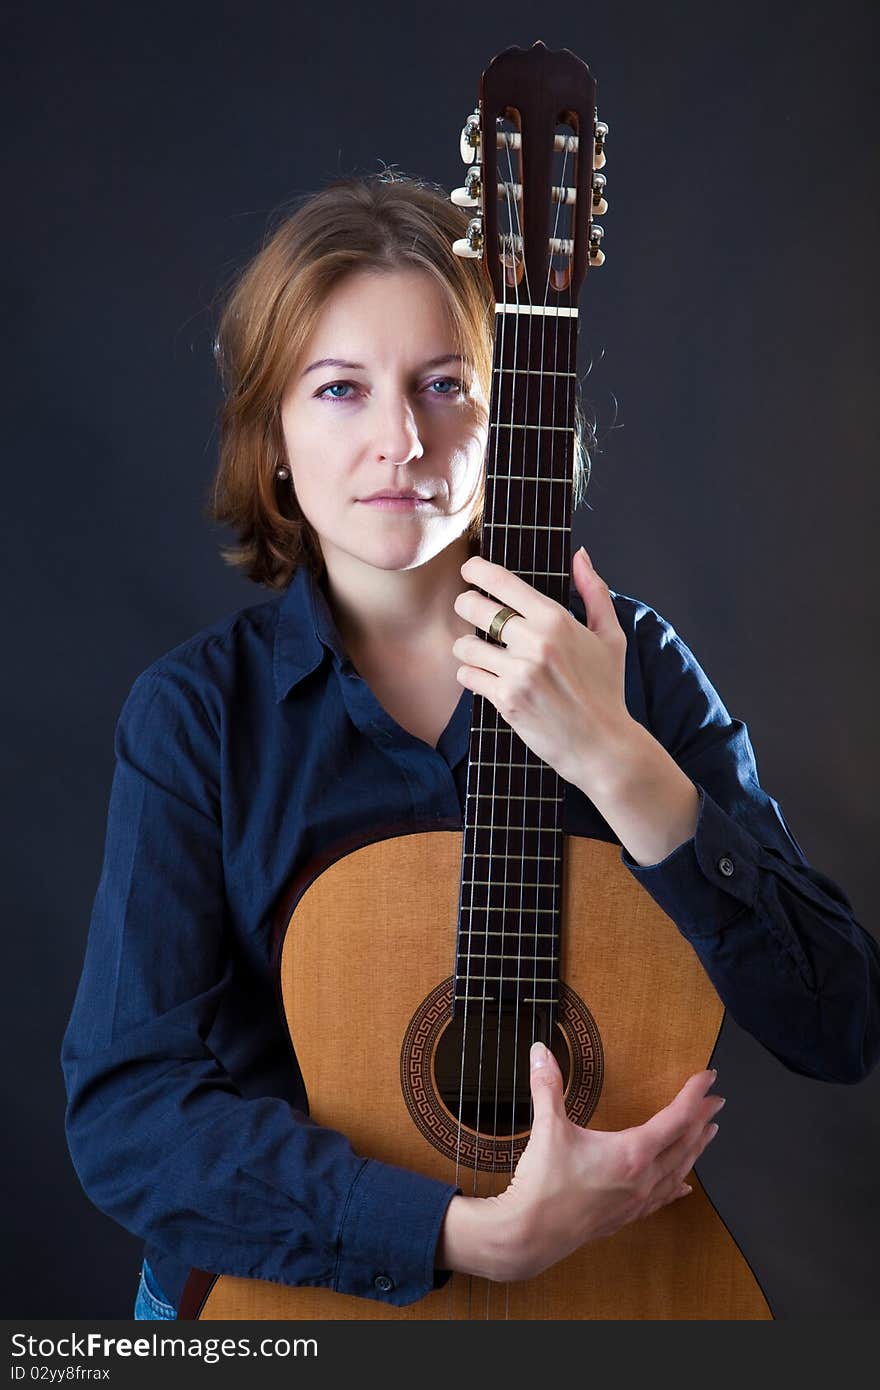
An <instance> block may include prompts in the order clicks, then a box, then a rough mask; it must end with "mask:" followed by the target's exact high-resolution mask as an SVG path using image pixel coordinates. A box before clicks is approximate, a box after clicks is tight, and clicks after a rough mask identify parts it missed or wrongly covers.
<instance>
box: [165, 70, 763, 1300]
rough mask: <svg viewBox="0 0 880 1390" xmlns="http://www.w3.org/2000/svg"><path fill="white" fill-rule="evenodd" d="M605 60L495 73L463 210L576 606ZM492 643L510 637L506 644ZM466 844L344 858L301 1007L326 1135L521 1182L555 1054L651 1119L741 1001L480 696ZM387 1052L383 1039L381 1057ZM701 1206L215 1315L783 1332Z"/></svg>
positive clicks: (497, 458) (318, 876)
mask: <svg viewBox="0 0 880 1390" xmlns="http://www.w3.org/2000/svg"><path fill="white" fill-rule="evenodd" d="M606 134H607V127H606V126H605V125H604V124H602V123H601V122H599V121H598V120H597V118H596V85H595V82H594V80H593V78H592V76H591V74H590V71H589V68H588V67H587V66H586V65H585V64H584V63H583V62H582V61H581V60H580V59H579V58H577V57H576V56H575V55H574V54H573V53H571V52H570V51H568V50H567V49H563V50H561V51H560V52H549V51H548V50H547V49H546V48H545V47H544V45H543V44H542V43H536V44H535V45H534V46H533V47H532V48H531V49H528V50H526V49H520V48H509V49H506V50H505V51H504V52H502V53H500V54H499V55H498V56H497V57H496V58H495V59H494V60H493V61H492V62H491V63H490V64H489V66H488V68H487V69H486V71H485V72H484V73H483V75H482V80H481V84H480V99H479V106H478V108H477V110H476V111H475V112H474V113H473V115H472V116H471V117H469V119H468V120H467V122H466V125H465V127H464V130H463V132H462V154H463V156H464V158H465V162H466V163H467V164H468V165H469V166H470V167H469V168H468V172H467V176H466V184H465V186H464V188H462V189H459V190H456V192H455V193H454V194H453V199H454V200H455V201H457V202H458V203H460V204H462V205H463V206H470V207H471V208H474V209H479V212H478V214H477V215H475V216H474V217H473V218H472V219H471V220H470V222H469V224H468V227H467V233H466V236H465V237H463V238H462V240H461V241H460V242H458V243H456V247H455V250H456V251H457V253H458V254H462V255H471V256H480V257H482V259H483V263H484V267H485V270H486V272H487V274H488V275H489V276H490V277H491V282H492V286H493V288H494V292H495V300H496V317H495V332H494V355H493V379H492V394H491V402H490V432H489V440H488V448H487V458H486V493H485V511H484V521H483V528H482V539H481V553H482V554H483V555H484V556H485V557H486V558H487V559H489V560H493V561H496V562H497V563H499V564H502V565H504V566H505V567H506V568H508V569H510V570H512V571H514V572H515V573H517V574H519V575H520V576H521V577H522V578H523V579H525V580H526V581H527V582H528V583H529V584H531V585H533V586H534V587H535V588H536V589H538V590H539V591H540V592H542V593H545V594H547V595H549V596H550V597H552V598H553V599H555V600H556V601H557V602H559V603H560V604H562V605H563V606H564V607H568V603H569V561H570V554H571V503H572V464H573V446H574V426H575V386H576V380H577V378H576V348H577V330H578V296H579V293H580V291H581V288H582V285H583V283H584V281H585V278H586V275H587V270H588V267H595V266H598V265H600V264H601V263H602V260H603V259H604V257H603V254H602V251H601V249H600V240H601V229H600V228H599V227H598V226H595V225H593V215H594V214H601V213H602V212H604V211H605V207H606V203H605V199H604V185H605V179H604V176H603V175H602V174H601V173H599V170H600V169H601V168H602V167H603V166H604V163H605V154H604V144H605V136H606ZM487 640H488V639H487ZM467 786H468V790H467V800H466V807H465V813H464V824H463V829H462V827H461V826H457V827H455V828H449V829H436V828H434V829H432V830H430V831H424V832H423V831H416V830H413V828H412V827H408V828H407V833H399V831H398V832H391V833H383V832H382V831H377V832H376V834H375V835H374V836H373V837H372V839H371V841H370V842H369V843H366V844H365V843H363V842H361V843H360V844H359V845H358V846H356V847H352V845H351V844H347V845H344V846H337V847H336V848H335V849H334V850H331V851H330V852H329V853H328V854H326V855H325V856H324V858H323V860H322V861H321V862H320V863H317V864H313V865H310V866H309V868H308V869H307V870H306V872H305V873H303V874H302V875H300V876H299V877H298V879H297V881H296V882H295V883H291V884H290V885H289V886H288V891H287V892H286V893H285V895H284V901H283V902H282V903H281V904H280V905H279V912H278V926H279V929H280V930H279V938H280V946H279V970H280V989H281V995H282V998H283V1002H284V1009H285V1014H286V1017H287V1020H288V1025H289V1029H290V1033H291V1041H292V1044H293V1047H294V1050H295V1053H296V1057H297V1059H298V1062H299V1066H300V1069H301V1072H302V1076H303V1079H304V1081H305V1085H306V1088H307V1092H308V1097H309V1110H310V1114H311V1116H312V1118H313V1119H314V1120H315V1121H316V1122H317V1123H319V1124H323V1125H327V1126H330V1127H332V1128H334V1129H337V1130H341V1131H342V1132H343V1133H344V1134H346V1135H347V1136H348V1138H349V1139H350V1141H351V1143H352V1145H353V1146H354V1149H355V1152H357V1153H360V1154H365V1155H369V1156H370V1157H373V1158H378V1159H382V1160H384V1161H386V1162H388V1163H393V1164H397V1165H399V1166H402V1167H406V1168H411V1169H415V1170H418V1171H421V1172H423V1173H425V1174H428V1175H430V1176H433V1177H436V1178H439V1179H443V1180H445V1181H449V1182H454V1183H456V1184H457V1185H458V1186H459V1187H461V1189H462V1191H464V1192H465V1193H466V1194H469V1195H470V1194H474V1195H481V1196H482V1195H489V1194H492V1193H495V1192H499V1191H501V1190H503V1188H504V1187H506V1186H507V1183H508V1182H509V1180H510V1177H511V1175H512V1173H513V1170H514V1167H515V1165H516V1162H517V1159H518V1158H519V1156H520V1154H521V1153H522V1151H523V1149H524V1147H525V1145H526V1143H527V1140H528V1135H529V1124H530V1119H531V1111H530V1091H529V1066H528V1050H529V1047H530V1044H531V1043H532V1041H533V1040H534V1039H536V1038H540V1039H542V1040H543V1041H544V1042H546V1043H548V1045H549V1046H551V1047H552V1049H553V1052H554V1055H555V1056H556V1058H557V1060H558V1062H559V1064H560V1067H561V1069H562V1073H563V1076H564V1078H565V1105H566V1109H567V1113H568V1115H569V1116H570V1118H571V1120H572V1121H573V1122H574V1123H576V1124H579V1125H584V1126H586V1125H588V1124H590V1125H594V1126H595V1127H597V1128H599V1129H603V1130H616V1129H622V1128H625V1127H628V1126H631V1125H638V1124H641V1123H643V1122H644V1121H645V1120H646V1119H648V1118H649V1117H650V1116H651V1115H652V1114H654V1113H655V1111H657V1110H658V1109H660V1108H661V1106H663V1105H665V1104H666V1103H667V1102H668V1101H669V1100H670V1099H671V1098H672V1096H673V1095H674V1094H675V1093H676V1092H677V1091H678V1089H679V1087H680V1086H681V1084H682V1082H683V1080H684V1079H685V1078H686V1077H687V1076H689V1075H690V1074H692V1073H693V1072H695V1071H699V1070H700V1069H702V1068H703V1067H705V1066H706V1065H707V1064H708V1061H709V1059H710V1057H711V1054H712V1050H713V1047H714V1045H715V1041H716V1038H717V1035H718V1031H719V1028H720V1026H721V1021H722V1018H723V1006H722V1004H721V1001H720V1000H719V998H718V996H717V995H716V993H715V991H714V989H713V987H712V985H711V983H710V982H709V980H708V978H707V976H706V974H705V973H704V971H703V968H702V966H701V965H700V963H699V961H698V959H697V957H696V955H695V953H694V952H693V950H692V948H691V947H690V945H689V944H688V943H687V942H686V941H685V940H684V939H683V937H682V936H681V934H680V933H679V932H678V930H677V929H676V927H675V925H674V923H673V922H671V921H670V919H669V918H668V917H667V916H666V915H665V914H664V913H663V912H662V911H661V909H660V908H659V907H657V905H656V904H655V903H654V901H653V899H652V898H651V897H650V896H649V895H648V894H647V893H646V892H645V890H644V889H643V888H642V887H641V886H640V885H639V884H638V883H637V882H636V881H635V879H634V878H633V877H632V876H631V875H630V873H629V872H628V870H627V869H626V868H625V866H624V865H623V864H622V863H621V860H620V847H619V844H617V843H609V842H608V840H603V839H601V838H598V837H595V838H594V837H590V836H587V835H573V834H568V833H563V829H562V807H563V800H564V791H563V788H564V784H563V783H562V782H561V779H560V778H559V777H558V775H557V774H556V773H555V772H554V771H553V770H552V769H551V768H549V767H548V766H547V765H546V764H544V763H542V762H541V761H540V760H539V759H537V758H536V757H535V756H534V755H533V754H532V753H531V751H530V750H529V749H528V748H527V747H526V746H525V744H524V743H522V741H521V740H520V739H519V738H518V737H517V736H516V734H514V732H513V730H512V729H511V728H510V727H509V725H507V724H506V723H505V722H504V720H503V719H501V717H500V716H499V715H498V713H497V712H496V710H495V708H494V707H493V706H492V705H491V704H490V703H489V702H488V701H484V700H483V699H482V698H481V697H480V696H475V697H474V701H473V714H472V723H471V732H470V743H469V763H468V784H467ZM365 1037H368V1038H369V1039H370V1046H369V1047H368V1048H367V1047H364V1046H362V1045H361V1043H360V1040H361V1039H363V1038H365ZM689 1181H690V1182H691V1184H692V1185H693V1188H694V1191H693V1195H692V1196H690V1197H688V1198H687V1199H686V1200H685V1201H682V1202H674V1203H672V1204H671V1205H669V1206H666V1207H664V1208H661V1209H660V1210H659V1211H657V1212H655V1213H654V1214H653V1215H652V1216H650V1217H648V1218H646V1219H644V1220H642V1221H639V1222H636V1223H634V1224H632V1225H629V1226H626V1227H624V1228H623V1229H622V1230H620V1231H619V1232H618V1233H617V1234H615V1235H614V1236H612V1237H609V1238H606V1239H603V1240H597V1241H594V1242H591V1243H589V1244H587V1245H585V1246H583V1247H582V1248H581V1249H580V1250H578V1251H576V1252H575V1253H574V1254H573V1255H571V1256H569V1257H568V1258H566V1259H564V1260H562V1261H561V1262H560V1263H559V1264H557V1265H555V1266H554V1267H553V1268H551V1269H549V1270H547V1271H546V1272H545V1273H544V1274H542V1275H540V1276H539V1277H538V1278H535V1279H532V1280H526V1281H522V1282H517V1283H513V1284H509V1285H501V1284H495V1283H490V1282H489V1281H482V1280H478V1279H475V1278H471V1277H470V1276H465V1275H459V1274H455V1275H453V1276H452V1277H451V1279H450V1280H449V1282H448V1283H447V1285H446V1286H445V1287H444V1288H441V1289H438V1290H435V1291H433V1292H431V1293H429V1294H428V1295H427V1296H426V1297H425V1298H423V1299H421V1300H420V1301H419V1302H418V1303H416V1304H413V1305H410V1306H408V1307H403V1308H398V1307H392V1306H389V1305H388V1304H384V1303H379V1302H376V1301H374V1300H372V1299H360V1298H355V1297H352V1296H349V1295H344V1294H338V1293H333V1292H330V1291H329V1290H326V1289H315V1288H291V1287H287V1286H284V1285H278V1284H273V1283H267V1282H264V1281H260V1280H250V1279H239V1278H232V1277H229V1276H226V1275H222V1276H216V1275H213V1274H211V1273H210V1272H206V1271H200V1270H194V1271H193V1272H192V1274H191V1275H190V1278H189V1281H188V1283H187V1286H186V1289H185V1292H184V1298H183V1301H182V1304H181V1309H180V1314H179V1315H180V1317H189V1318H192V1317H198V1318H201V1319H225V1318H245V1319H274V1318H284V1319H311V1318H328V1319H384V1318H404V1319H406V1318H415V1319H423V1318H432V1319H433V1318H438V1319H443V1318H470V1317H473V1318H516V1319H522V1318H540V1319H559V1318H564V1319H581V1318H583V1319H636V1318H637V1319H675V1318H677V1319H734V1318H735V1319H739V1318H743V1319H766V1318H770V1317H772V1314H771V1312H770V1309H769V1307H768V1304H767V1302H766V1299H765V1297H764V1295H763V1293H762V1291H761V1288H760V1286H759V1284H758V1282H757V1280H756V1278H755V1277H754V1274H753V1273H752V1271H751V1269H750V1268H749V1265H748V1264H747V1262H746V1260H745V1258H744V1256H743V1255H742V1253H741V1251H740V1250H739V1249H738V1247H737V1245H736V1243H735V1241H734V1240H733V1238H732V1236H731V1234H730V1233H729V1231H728V1230H727V1228H726V1226H725V1225H724V1223H723V1222H722V1220H721V1218H720V1217H719V1215H718V1214H717V1212H716V1211H715V1208H714V1207H713V1205H712V1203H711V1202H710V1201H709V1199H708V1197H707V1195H706V1193H705V1191H704V1189H703V1187H702V1185H701V1184H700V1182H699V1179H698V1178H697V1177H696V1175H694V1174H691V1175H690V1177H689Z"/></svg>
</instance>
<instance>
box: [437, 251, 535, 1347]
mask: <svg viewBox="0 0 880 1390" xmlns="http://www.w3.org/2000/svg"><path fill="white" fill-rule="evenodd" d="M502 286H503V288H502V303H504V304H506V303H507V283H506V276H502ZM517 299H518V294H517ZM515 317H516V320H517V322H516V324H515V325H514V354H516V344H517V338H518V333H519V315H518V314H517V315H515ZM507 318H508V315H507V314H506V313H502V314H501V329H500V345H499V346H498V349H497V352H496V353H495V354H494V355H495V358H496V362H499V361H500V362H501V363H503V362H504V360H505V356H506V353H505V341H506V332H507ZM494 327H496V328H497V324H496V325H494ZM495 336H496V338H497V336H498V335H497V333H496V335H495ZM500 416H501V392H500V389H496V419H495V420H494V422H493V424H494V429H493V433H494V449H495V454H494V459H493V460H492V472H493V503H494V489H495V479H496V478H497V476H498V450H499V435H500V431H499V429H498V425H499V422H500ZM487 462H488V459H487ZM487 481H488V480H487ZM485 485H486V484H485V483H484V486H485ZM484 506H485V496H484ZM481 549H482V547H481ZM484 592H485V591H484ZM474 713H475V714H476V716H477V720H476V730H477V739H476V744H477V747H476V758H475V759H474V758H471V759H469V762H468V773H467V789H466V799H465V807H466V815H465V823H466V824H467V816H468V813H470V815H471V823H472V825H471V828H472V848H471V866H470V867H471V873H470V880H471V882H470V904H469V918H468V921H469V924H470V926H471V927H473V923H474V920H475V915H476V914H475V903H474V888H475V884H474V880H475V878H476V872H475V870H476V864H475V860H476V857H477V855H476V846H477V842H478V837H479V834H480V829H479V828H478V827H480V825H481V822H480V815H479V806H480V800H481V796H482V793H481V789H480V785H479V783H480V769H481V768H482V766H483V734H484V732H485V733H486V734H488V733H489V730H488V728H487V727H486V700H485V698H484V697H483V696H481V695H479V694H475V695H474ZM472 727H473V716H472ZM474 773H475V775H473V774H474ZM474 805H476V807H477V813H476V814H474V813H473V807H474ZM488 821H489V825H490V827H491V826H492V824H493V822H492V817H491V815H490V816H489V817H488ZM488 833H489V836H490V845H491V843H492V830H491V829H490V830H489V832H488ZM465 850H466V852H467V845H465ZM487 863H488V866H489V868H488V870H487V885H486V888H487V894H490V893H491V882H490V881H491V868H492V858H491V857H490V856H487ZM462 897H464V895H463V894H462ZM487 925H488V923H487ZM473 954H474V948H473V931H469V932H468V942H467V950H466V952H465V989H464V1009H463V1012H462V1038H461V1057H460V1061H459V1067H460V1071H459V1098H458V1121H457V1131H456V1154H455V1185H456V1187H460V1186H461V1145H462V1111H463V1106H464V1080H465V1065H466V1057H467V1041H468V1014H469V1009H470V1003H471V962H472V957H473ZM485 973H486V972H485V969H484V971H483V974H484V981H483V1002H482V1016H481V1033H480V1036H481V1042H480V1062H482V1035H483V1021H484V1017H485V995H486V981H485ZM479 1100H480V1086H479V1082H478V1085H477V1115H476V1116H475V1120H476V1124H475V1127H474V1128H475V1140H474V1144H475V1163H474V1178H473V1195H474V1196H476V1192H477V1180H478V1174H479ZM454 1282H455V1281H454V1280H450V1288H449V1308H450V1318H451V1317H452V1316H453V1314H452V1312H451V1309H452V1307H453V1286H454ZM472 1306H473V1276H472V1275H469V1276H468V1292H467V1317H468V1319H470V1318H471V1310H472Z"/></svg>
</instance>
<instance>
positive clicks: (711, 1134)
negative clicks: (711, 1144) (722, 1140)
mask: <svg viewBox="0 0 880 1390" xmlns="http://www.w3.org/2000/svg"><path fill="white" fill-rule="evenodd" d="M717 1133H718V1126H717V1125H710V1126H709V1138H710V1139H714V1138H715V1135H716V1134H717Z"/></svg>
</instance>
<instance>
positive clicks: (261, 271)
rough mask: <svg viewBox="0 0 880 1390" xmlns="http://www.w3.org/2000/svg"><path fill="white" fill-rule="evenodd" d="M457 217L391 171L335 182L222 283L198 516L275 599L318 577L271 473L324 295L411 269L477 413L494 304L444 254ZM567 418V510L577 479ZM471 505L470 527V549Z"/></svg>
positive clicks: (440, 193) (474, 266)
mask: <svg viewBox="0 0 880 1390" xmlns="http://www.w3.org/2000/svg"><path fill="white" fill-rule="evenodd" d="M467 220H468V219H467V214H466V213H465V212H464V211H463V209H461V208H458V207H456V206H455V205H454V204H453V203H451V202H450V201H449V196H448V194H447V193H446V192H445V191H444V189H442V188H441V187H440V186H439V185H437V184H430V183H427V182H425V181H424V180H418V179H413V178H410V177H408V176H406V175H403V174H400V173H398V172H395V171H390V170H386V171H384V172H383V173H381V174H371V175H365V176H346V177H343V178H339V179H335V180H334V181H333V182H332V183H331V184H329V185H328V186H327V187H326V188H324V189H322V190H321V191H320V192H318V193H313V194H310V195H308V196H307V197H306V199H305V201H304V202H303V203H302V204H301V205H300V206H299V208H298V209H297V210H296V211H295V212H294V213H292V214H290V215H287V216H286V217H285V218H284V220H283V221H282V222H281V224H280V225H279V226H278V227H277V228H276V229H275V230H274V231H270V233H269V234H268V237H267V240H266V242H265V244H264V245H263V247H262V249H261V250H260V251H259V252H258V254H257V255H256V256H255V257H254V258H253V260H252V261H250V263H249V264H248V265H247V266H246V267H245V268H244V270H243V271H242V272H241V274H240V275H239V276H238V277H237V279H236V280H235V281H234V283H233V285H232V288H231V290H230V291H229V293H228V295H227V297H226V301H225V305H224V307H223V309H222V313H221V317H220V322H219V327H218V330H217V335H216V339H215V344H214V355H215V358H216V361H217V365H218V368H219V371H220V375H221V379H222V382H223V387H224V401H223V405H222V408H221V412H220V458H219V464H218V468H217V472H216V475H215V478H214V482H213V488H212V493H211V497H210V501H209V503H208V507H207V513H208V517H209V519H210V520H211V521H213V522H219V523H220V524H222V525H227V526H230V527H231V528H232V529H233V531H234V532H235V534H236V538H237V544H236V545H234V546H231V547H227V548H225V549H222V550H221V554H222V556H223V559H224V560H225V562H226V563H227V564H229V565H232V566H234V567H235V568H237V569H239V570H241V571H242V572H243V573H244V574H245V575H246V577H247V578H248V579H251V580H253V581H254V582H255V583H257V584H262V585H265V586H266V587H267V588H270V589H284V588H286V587H287V585H288V584H289V583H290V580H291V578H292V577H293V575H294V573H295V571H296V570H297V569H298V568H299V566H300V565H303V564H306V565H308V566H310V568H312V569H313V570H314V571H315V573H320V571H321V569H322V568H323V560H322V557H321V551H320V546H319V544H318V539H317V537H316V535H315V533H314V531H313V530H312V527H311V526H310V525H309V523H308V521H307V520H306V519H305V517H304V516H303V515H302V513H301V512H300V510H299V507H298V504H297V502H296V496H295V494H294V492H293V489H292V487H291V485H290V481H289V478H288V479H287V480H286V481H282V480H279V477H278V469H279V467H281V466H285V467H286V454H285V448H284V437H283V434H282V429H281V410H280V407H281V399H282V396H283V394H284V391H285V388H286V386H287V383H288V381H289V379H290V375H291V373H292V372H293V371H294V370H295V368H296V365H297V363H298V361H299V360H300V357H301V355H302V353H303V351H304V349H305V346H306V343H307V341H308V339H309V337H310V335H311V333H312V330H313V328H314V326H315V322H316V320H317V318H318V315H319V314H320V312H321V309H322V307H323V305H324V302H325V300H326V299H327V297H328V295H329V293H330V291H331V290H332V289H333V288H334V287H335V286H336V285H337V284H338V283H339V282H340V280H341V279H342V277H343V276H345V275H348V274H351V273H352V272H354V271H358V270H372V271H390V270H399V269H402V268H407V269H409V268H418V269H419V270H422V271H425V272H426V273H427V274H429V275H431V276H432V277H433V278H434V280H435V281H436V282H437V283H438V284H439V285H440V287H441V289H442V290H443V292H444V297H445V301H446V304H447V307H448V310H449V315H450V321H451V325H452V329H453V335H454V337H455V341H456V351H457V352H459V353H461V355H462V357H463V358H464V363H465V370H466V371H467V370H468V369H469V370H470V371H471V372H473V373H474V375H475V376H476V378H477V380H478V381H479V383H480V386H481V388H482V397H483V399H484V400H485V401H486V402H488V400H489V395H490V387H491V376H492V345H493V332H494V294H493V292H492V286H491V283H490V282H489V278H488V276H487V275H486V273H485V271H484V269H483V265H482V262H481V261H479V260H469V259H462V258H460V257H458V256H456V255H455V254H454V252H453V250H452V243H453V241H454V240H455V239H456V238H458V237H461V236H463V235H464V233H465V229H466V226H467ZM583 423H584V422H583V419H582V417H581V416H580V411H579V407H578V408H577V410H576V426H577V428H576V448H575V505H576V504H577V501H578V500H579V494H580V493H581V491H582V490H583V488H584V487H585V485H586V480H587V478H588V476H589V457H588V454H587V452H586V449H585V447H584V445H583ZM481 522H482V496H481V497H480V499H479V503H478V506H477V508H476V509H475V512H474V515H473V516H472V518H471V521H470V523H469V526H468V534H469V535H470V537H471V538H472V539H476V538H478V537H479V534H480V526H481Z"/></svg>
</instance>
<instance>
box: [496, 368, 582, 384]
mask: <svg viewBox="0 0 880 1390" xmlns="http://www.w3.org/2000/svg"><path fill="white" fill-rule="evenodd" d="M495 370H496V372H515V373H516V375H517V376H571V377H574V379H575V381H577V372H559V371H556V370H555V369H554V368H551V367H496V368H495Z"/></svg>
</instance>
